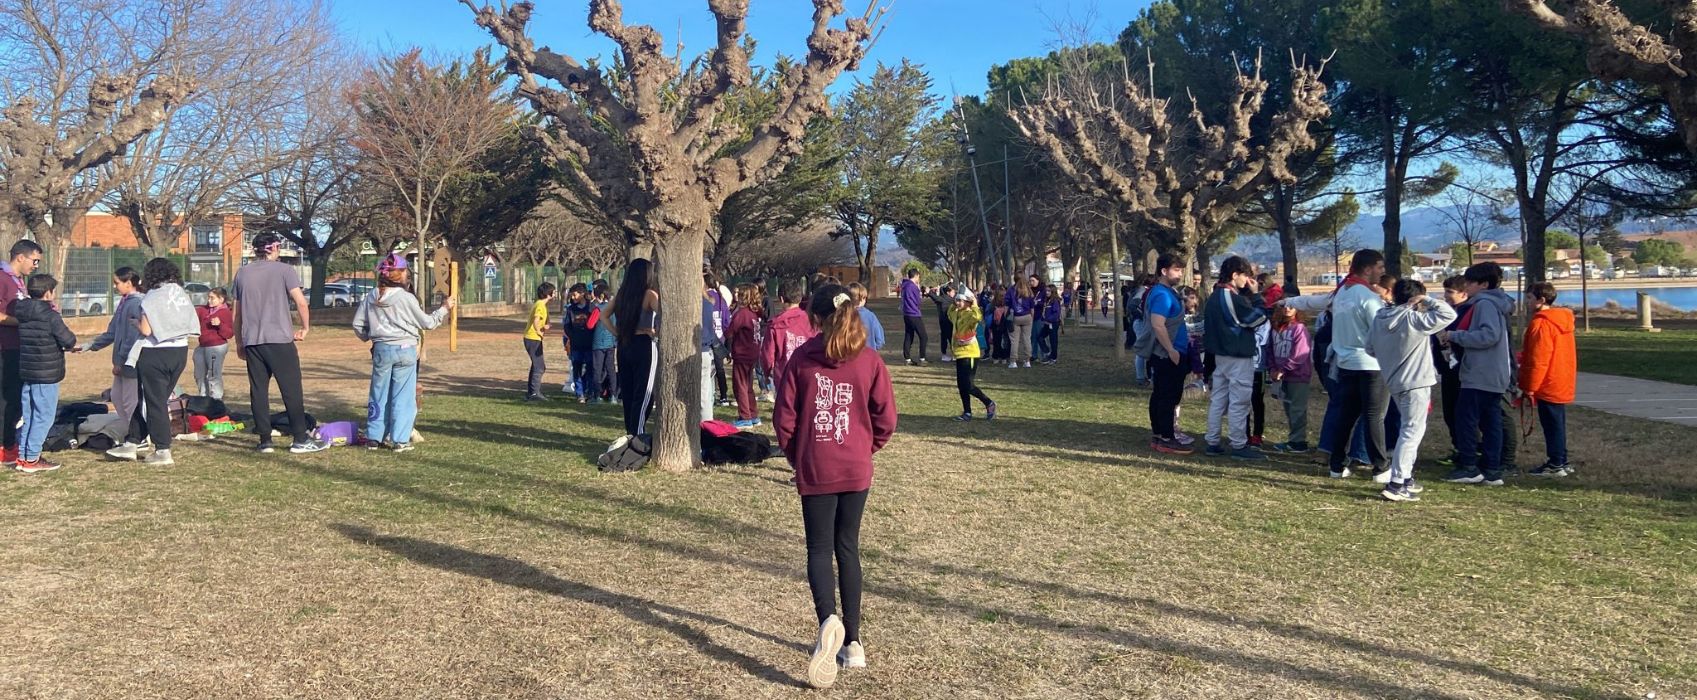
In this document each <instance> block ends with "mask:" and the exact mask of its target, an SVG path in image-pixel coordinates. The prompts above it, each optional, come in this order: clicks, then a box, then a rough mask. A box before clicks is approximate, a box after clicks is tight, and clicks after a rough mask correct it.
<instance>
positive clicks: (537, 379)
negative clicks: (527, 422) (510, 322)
mask: <svg viewBox="0 0 1697 700" xmlns="http://www.w3.org/2000/svg"><path fill="white" fill-rule="evenodd" d="M554 290H555V287H554V283H553V282H543V283H542V284H539V285H537V286H536V301H535V302H534V303H532V304H531V305H530V322H529V323H526V324H525V326H524V354H525V356H527V357H529V358H530V377H529V378H528V379H527V380H525V385H524V400H526V401H547V400H548V397H547V396H544V395H543V394H542V375H543V374H545V373H546V372H547V371H548V362H547V360H546V359H545V358H544V357H543V352H542V339H543V338H546V337H548V302H551V301H553V300H554Z"/></svg>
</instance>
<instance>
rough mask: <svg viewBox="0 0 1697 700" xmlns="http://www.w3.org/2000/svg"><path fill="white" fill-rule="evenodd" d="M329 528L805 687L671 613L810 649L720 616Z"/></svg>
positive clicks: (365, 531) (428, 545)
mask: <svg viewBox="0 0 1697 700" xmlns="http://www.w3.org/2000/svg"><path fill="white" fill-rule="evenodd" d="M330 529H332V530H335V531H336V532H338V533H341V535H342V536H343V537H346V538H348V539H350V540H353V541H354V542H357V543H360V544H364V545H370V546H374V547H377V548H379V549H382V550H384V551H386V552H389V553H391V554H395V555H397V556H400V557H404V558H406V559H409V560H412V561H413V562H416V563H418V564H423V565H424V566H428V567H431V568H435V569H441V570H442V571H447V572H450V573H456V574H463V575H466V576H476V577H479V578H485V579H489V580H490V581H494V582H496V583H499V584H503V585H507V586H513V587H515V588H523V589H527V590H532V591H537V592H539V593H546V594H549V595H553V596H559V597H561V598H568V599H571V600H577V601H582V602H585V603H589V604H591V605H599V606H601V607H604V608H607V609H609V610H612V611H613V612H616V613H618V614H620V615H623V616H625V617H626V618H628V619H630V620H631V621H632V622H636V623H639V624H643V625H647V626H649V627H652V628H654V629H656V630H659V631H661V632H665V633H668V634H671V635H673V636H675V637H677V638H678V639H680V640H682V641H684V642H685V643H687V644H688V645H689V646H690V647H691V648H693V649H699V650H701V652H702V653H704V654H706V655H707V656H709V657H712V658H713V659H716V660H718V661H722V662H725V663H729V664H733V665H735V666H737V667H738V668H741V669H742V670H743V671H745V672H747V673H749V674H750V675H753V676H756V677H759V678H763V679H766V680H768V681H772V682H774V683H779V684H782V685H787V686H791V687H796V688H805V687H807V686H806V685H805V684H803V683H802V682H801V681H800V680H799V679H797V678H795V677H794V676H791V675H789V674H787V673H784V672H783V671H781V670H779V669H777V668H776V667H774V666H772V665H771V664H768V663H765V662H762V661H760V660H759V659H756V658H754V657H752V656H749V655H747V654H744V653H742V652H739V651H737V650H735V649H731V648H729V647H726V646H723V645H721V644H717V643H715V642H714V641H713V639H712V638H711V637H708V636H707V634H706V633H704V632H702V631H701V630H698V629H696V628H695V627H693V626H691V625H689V624H688V623H686V622H683V621H682V620H679V619H672V618H682V619H683V620H692V621H695V622H698V623H704V624H706V625H708V626H711V627H721V628H726V629H733V630H736V631H738V632H741V633H743V634H746V635H749V636H751V637H755V638H757V639H760V640H763V641H767V642H771V643H773V644H776V645H778V646H781V647H784V648H787V649H790V650H793V651H797V652H800V653H808V652H809V651H811V649H809V648H808V647H807V646H806V645H804V644H799V643H796V642H794V641H792V640H788V639H783V638H781V637H778V636H776V635H773V634H769V633H766V632H762V631H760V630H756V629H753V628H751V627H746V626H743V625H739V624H737V623H735V622H731V621H729V620H726V619H724V618H720V617H714V616H712V615H703V614H701V613H698V612H694V611H691V610H685V609H683V608H679V607H676V606H671V605H665V604H663V603H657V602H654V601H652V600H648V599H647V598H641V597H638V596H633V595H626V594H623V593H614V592H612V591H609V590H606V589H603V588H596V587H594V586H591V585H588V584H583V583H577V582H575V581H568V580H566V579H563V578H560V577H558V576H555V575H553V574H549V573H547V572H545V571H542V570H541V569H538V568H536V567H534V566H531V565H530V564H526V563H524V562H522V561H519V560H517V559H512V558H508V557H502V556H496V555H493V554H484V553H482V552H475V551H472V550H469V549H461V548H459V547H455V546H452V545H447V544H441V543H438V542H431V541H429V540H421V539H415V538H412V537H399V536H393V535H378V534H377V533H375V532H372V531H371V529H369V528H366V527H361V526H358V525H347V524H342V523H338V524H335V525H331V526H330Z"/></svg>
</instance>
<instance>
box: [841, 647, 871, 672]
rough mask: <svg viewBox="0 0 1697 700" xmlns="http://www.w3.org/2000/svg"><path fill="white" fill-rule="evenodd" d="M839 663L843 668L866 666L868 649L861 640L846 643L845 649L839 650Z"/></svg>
mask: <svg viewBox="0 0 1697 700" xmlns="http://www.w3.org/2000/svg"><path fill="white" fill-rule="evenodd" d="M837 664H838V665H840V666H842V667H843V668H866V650H865V649H862V648H861V646H860V642H849V643H848V644H844V645H843V650H842V651H839V652H837Z"/></svg>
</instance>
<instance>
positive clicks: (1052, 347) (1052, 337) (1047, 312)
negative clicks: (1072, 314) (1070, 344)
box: [1037, 284, 1066, 365]
mask: <svg viewBox="0 0 1697 700" xmlns="http://www.w3.org/2000/svg"><path fill="white" fill-rule="evenodd" d="M1046 301H1047V302H1048V303H1047V304H1045V305H1044V307H1043V319H1042V322H1041V323H1042V325H1041V326H1040V327H1039V328H1038V331H1037V339H1038V342H1037V344H1038V346H1039V347H1040V348H1042V350H1043V364H1046V365H1052V364H1055V363H1056V362H1059V361H1060V359H1061V311H1062V309H1064V308H1066V304H1065V302H1064V301H1063V300H1062V299H1061V295H1060V293H1059V292H1058V291H1057V290H1056V289H1055V285H1052V284H1051V285H1049V296H1048V299H1047V300H1046Z"/></svg>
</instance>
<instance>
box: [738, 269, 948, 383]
mask: <svg viewBox="0 0 1697 700" xmlns="http://www.w3.org/2000/svg"><path fill="white" fill-rule="evenodd" d="M923 296H925V294H924V292H922V291H921V290H920V289H919V270H918V269H917V268H913V269H909V270H908V271H907V279H904V280H902V283H901V298H902V361H903V362H906V363H908V364H910V365H911V364H916V363H915V362H914V359H913V341H914V339H915V338H918V339H919V361H918V362H917V364H919V365H921V366H923V365H925V364H926V362H925V345H926V343H925V317H924V316H923V315H921V313H920V308H919V299H920V297H923ZM768 318H771V317H770V316H768ZM945 342H946V341H945Z"/></svg>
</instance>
